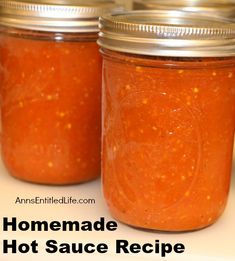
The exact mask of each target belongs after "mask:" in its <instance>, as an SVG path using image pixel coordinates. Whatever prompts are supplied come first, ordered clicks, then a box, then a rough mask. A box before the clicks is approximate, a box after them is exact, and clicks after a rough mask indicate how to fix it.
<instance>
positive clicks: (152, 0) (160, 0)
mask: <svg viewBox="0 0 235 261" xmlns="http://www.w3.org/2000/svg"><path fill="white" fill-rule="evenodd" d="M133 9H134V10H168V9H169V10H170V9H173V10H178V11H190V12H195V13H199V14H207V15H211V16H222V17H226V18H230V19H234V18H235V2H234V0H222V1H221V0H178V1H173V0H134V2H133Z"/></svg>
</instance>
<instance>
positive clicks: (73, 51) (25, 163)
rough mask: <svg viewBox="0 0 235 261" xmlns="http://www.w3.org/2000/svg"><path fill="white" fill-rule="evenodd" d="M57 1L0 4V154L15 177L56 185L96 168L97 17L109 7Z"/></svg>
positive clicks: (82, 177) (98, 143)
mask: <svg viewBox="0 0 235 261" xmlns="http://www.w3.org/2000/svg"><path fill="white" fill-rule="evenodd" d="M55 2H56V1H54V2H53V1H50V2H48V3H47V2H46V1H44V2H43V3H42V1H40V2H33V3H32V1H30V2H29V1H28V2H27V1H2V3H1V7H2V8H1V11H0V12H1V19H0V24H1V36H0V38H1V39H0V42H1V46H0V51H1V75H2V79H1V116H2V157H3V160H4V162H5V165H6V167H7V169H8V170H9V172H10V173H11V174H12V175H13V176H15V177H17V178H20V179H23V180H26V181H30V182H36V183H44V184H60V185H62V184H73V183H80V182H85V181H88V180H91V179H94V178H96V177H98V176H99V175H100V151H101V141H100V135H101V126H100V125H101V109H100V107H101V56H100V54H99V50H98V49H99V47H98V45H97V44H96V40H97V32H98V17H99V15H101V14H103V13H106V12H108V11H111V10H112V9H114V7H115V6H114V4H113V3H112V2H111V1H99V2H97V1H86V3H85V4H84V2H83V3H82V2H81V1H80V2H79V1H76V5H75V2H73V1H67V3H66V5H65V4H59V3H58V1H57V2H56V3H55ZM57 3H58V4H57ZM25 10H27V12H25ZM55 17H56V18H55Z"/></svg>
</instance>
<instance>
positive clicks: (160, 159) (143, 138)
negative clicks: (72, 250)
mask: <svg viewBox="0 0 235 261" xmlns="http://www.w3.org/2000/svg"><path fill="white" fill-rule="evenodd" d="M146 21H147V22H146ZM172 22H173V23H172ZM212 24H213V26H212ZM100 26H101V33H100V39H99V44H100V45H101V46H102V53H103V57H104V64H103V79H104V82H103V93H104V94H103V113H104V115H103V134H102V139H103V163H102V176H103V189H104V196H105V199H106V201H107V204H108V207H109V209H110V211H111V213H112V215H113V216H114V217H116V218H117V219H118V220H120V221H122V222H124V223H126V224H129V225H131V226H135V227H140V228H146V229H154V230H162V231H190V230H197V229H201V228H204V227H207V226H209V225H211V224H212V223H214V222H215V221H216V220H217V219H218V218H219V217H220V216H221V214H222V213H223V211H224V209H225V206H226V202H227V198H228V193H229V187H230V177H231V165H232V150H233V138H234V130H235V57H234V55H235V45H234V38H235V29H234V25H231V24H228V23H227V22H225V21H222V20H218V19H216V20H214V19H210V18H208V17H205V16H204V17H203V16H197V15H193V14H187V13H183V12H178V13H176V12H171V11H162V12H161V11H155V12H148V11H143V12H131V13H126V14H121V15H115V16H105V17H103V18H102V19H101V25H100ZM209 28H210V30H208V29H209ZM208 32H209V33H208Z"/></svg>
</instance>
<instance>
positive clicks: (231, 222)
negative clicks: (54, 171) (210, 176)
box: [0, 162, 235, 261]
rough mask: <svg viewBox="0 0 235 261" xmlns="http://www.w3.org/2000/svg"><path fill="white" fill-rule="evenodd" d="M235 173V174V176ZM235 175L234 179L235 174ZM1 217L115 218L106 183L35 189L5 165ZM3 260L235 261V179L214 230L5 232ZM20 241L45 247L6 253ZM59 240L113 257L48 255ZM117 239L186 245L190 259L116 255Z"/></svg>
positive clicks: (1, 175)
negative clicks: (103, 247) (96, 247)
mask: <svg viewBox="0 0 235 261" xmlns="http://www.w3.org/2000/svg"><path fill="white" fill-rule="evenodd" d="M233 174H235V171H234V173H233ZM233 176H234V175H233ZM0 191H1V197H0V218H1V223H2V219H3V217H8V218H9V219H11V218H12V217H17V219H18V220H19V221H22V220H26V221H28V222H30V221H32V220H40V221H42V220H46V221H48V222H50V221H53V220H56V221H63V220H72V221H73V220H78V221H84V220H90V221H95V220H99V219H100V217H105V219H106V220H107V221H109V220H113V219H112V217H111V216H110V215H109V213H108V211H107V208H106V205H105V202H104V200H103V197H102V192H101V189H100V180H96V181H93V182H90V183H87V184H81V185H76V186H64V187H56V186H55V187H51V186H41V185H34V184H30V183H25V182H21V181H19V180H16V179H14V178H12V177H11V176H10V175H8V173H7V171H6V170H5V168H4V166H3V164H2V163H1V162H0ZM17 197H19V198H22V199H26V198H34V197H41V198H45V197H54V198H60V197H66V198H69V197H73V198H76V199H80V198H82V199H95V201H96V202H95V204H79V205H72V204H68V205H51V204H47V205H46V204H45V205H37V204H16V203H15V201H16V199H17ZM0 239H1V240H0V244H1V252H0V260H1V261H14V260H17V261H21V260H22V261H23V260H24V261H27V260H30V261H31V260H33V261H36V260H43V261H47V260H51V259H52V258H56V259H57V260H58V261H59V260H65V258H66V260H82V261H86V260H96V261H99V260H102V261H105V260H107V261H108V260H109V261H110V260H112V261H115V260H117V261H118V260H122V261H125V260H127V261H131V260H135V261H138V260H141V261H145V260H146V261H148V260H150V261H151V260H167V261H168V260H175V261H184V260H185V261H190V260H192V261H199V260H200V261H202V260H205V261H218V260H221V261H232V260H233V261H234V260H235V247H234V242H235V177H233V182H232V187H231V192H230V197H229V203H228V207H227V209H226V211H225V213H224V215H223V216H222V218H221V219H220V220H219V221H218V222H217V223H216V224H214V225H213V226H211V227H209V228H206V229H204V230H201V231H197V232H191V233H179V234H172V233H158V232H148V231H142V230H137V229H133V228H131V227H128V226H125V225H123V224H119V225H118V229H117V230H116V231H114V232H110V231H105V232H63V231H58V232H29V231H27V232H22V231H20V232H2V228H1V232H0ZM4 239H5V240H13V239H16V240H17V243H30V242H32V241H33V240H37V242H38V243H39V253H38V254H20V255H19V254H15V255H11V254H7V255H4V254H3V253H2V243H3V240H4ZM51 239H54V240H57V242H58V244H59V243H64V242H68V243H78V242H79V243H82V242H83V243H87V242H92V243H97V244H98V243H101V242H102V243H107V244H108V246H109V252H108V253H107V254H103V255H96V254H94V255H88V254H53V255H52V254H48V253H45V243H46V241H47V240H51ZM117 239H126V240H128V241H129V242H130V243H135V242H136V243H140V244H141V243H142V244H144V243H154V242H155V240H159V241H160V242H162V243H171V244H176V243H183V244H184V245H185V248H186V251H185V253H184V254H180V255H179V254H178V255H168V256H167V258H161V257H160V255H158V254H143V253H139V254H135V255H123V256H119V255H117V254H115V242H116V240H117Z"/></svg>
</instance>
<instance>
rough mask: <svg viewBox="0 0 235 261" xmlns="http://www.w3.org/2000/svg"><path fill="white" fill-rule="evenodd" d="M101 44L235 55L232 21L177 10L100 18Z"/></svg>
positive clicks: (140, 50) (149, 51) (144, 51)
mask: <svg viewBox="0 0 235 261" xmlns="http://www.w3.org/2000/svg"><path fill="white" fill-rule="evenodd" d="M100 30H101V31H100V34H99V40H98V43H99V45H100V46H102V47H104V48H107V49H110V50H113V51H118V52H125V53H132V54H141V55H151V56H172V57H226V56H235V24H231V23H230V22H229V20H225V19H222V18H218V17H217V18H211V17H209V16H205V15H204V16H202V15H198V14H195V13H189V12H182V11H181V12H180V11H166V10H165V11H132V12H127V13H123V14H116V15H106V16H103V17H102V18H100Z"/></svg>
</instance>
